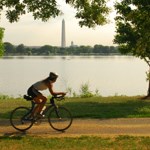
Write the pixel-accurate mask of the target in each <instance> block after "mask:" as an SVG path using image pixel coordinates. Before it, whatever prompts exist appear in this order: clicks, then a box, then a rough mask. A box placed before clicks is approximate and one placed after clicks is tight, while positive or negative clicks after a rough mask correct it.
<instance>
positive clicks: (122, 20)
mask: <svg viewBox="0 0 150 150" xmlns="http://www.w3.org/2000/svg"><path fill="white" fill-rule="evenodd" d="M115 9H116V10H117V17H116V32H117V33H116V36H115V40H114V42H115V43H117V44H118V45H119V50H120V51H121V52H122V53H124V54H127V53H132V54H133V55H134V56H136V57H139V58H141V59H144V60H145V62H146V63H147V64H148V66H149V71H148V72H147V77H148V80H149V87H148V94H147V97H149V96H150V1H149V0H122V1H121V2H117V3H116V5H115Z"/></svg>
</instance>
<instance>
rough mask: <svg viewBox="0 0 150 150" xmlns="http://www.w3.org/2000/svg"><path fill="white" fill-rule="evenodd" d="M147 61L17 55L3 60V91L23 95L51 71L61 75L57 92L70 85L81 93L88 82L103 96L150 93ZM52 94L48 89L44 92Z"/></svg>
mask: <svg viewBox="0 0 150 150" xmlns="http://www.w3.org/2000/svg"><path fill="white" fill-rule="evenodd" d="M147 70H148V66H147V64H146V63H145V62H144V61H143V60H141V59H139V58H135V57H132V56H25V57H23V56H20V57H19V56H14V57H3V58H1V59H0V94H1V95H9V96H15V97H18V96H22V95H23V94H26V90H27V89H28V87H29V86H30V85H31V84H33V83H35V82H36V81H38V80H41V79H44V78H46V77H47V76H48V75H49V72H50V71H53V72H57V73H58V74H59V78H58V80H57V82H56V83H55V85H54V89H55V91H66V89H68V88H70V89H71V90H72V91H74V92H75V93H79V91H80V89H81V85H84V84H88V86H89V88H90V90H91V91H92V92H93V93H94V92H95V90H98V91H99V94H100V95H102V96H114V95H127V96H134V95H144V94H146V93H147V88H148V83H147V82H146V73H145V72H146V71H147ZM44 94H46V95H48V94H49V93H48V91H44Z"/></svg>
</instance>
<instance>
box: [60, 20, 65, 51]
mask: <svg viewBox="0 0 150 150" xmlns="http://www.w3.org/2000/svg"><path fill="white" fill-rule="evenodd" d="M61 47H63V48H65V47H66V35H65V20H64V19H63V20H62V33H61Z"/></svg>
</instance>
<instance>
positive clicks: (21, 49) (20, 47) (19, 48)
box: [16, 44, 26, 54]
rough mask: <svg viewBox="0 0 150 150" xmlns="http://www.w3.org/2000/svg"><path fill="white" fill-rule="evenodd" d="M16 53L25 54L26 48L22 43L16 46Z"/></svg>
mask: <svg viewBox="0 0 150 150" xmlns="http://www.w3.org/2000/svg"><path fill="white" fill-rule="evenodd" d="M16 53H18V54H25V53H26V48H25V46H24V45H23V44H20V45H18V46H17V47H16Z"/></svg>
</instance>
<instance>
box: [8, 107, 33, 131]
mask: <svg viewBox="0 0 150 150" xmlns="http://www.w3.org/2000/svg"><path fill="white" fill-rule="evenodd" d="M29 111H30V109H29V108H27V107H18V108H16V109H14V110H13V111H12V112H11V115H10V123H11V125H12V126H13V127H14V128H15V129H17V130H19V131H26V130H28V129H29V128H31V127H32V125H33V123H34V122H33V121H32V120H30V119H29V118H28V115H29Z"/></svg>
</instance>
